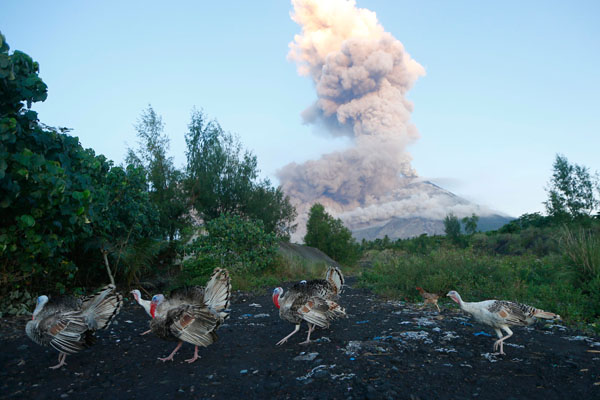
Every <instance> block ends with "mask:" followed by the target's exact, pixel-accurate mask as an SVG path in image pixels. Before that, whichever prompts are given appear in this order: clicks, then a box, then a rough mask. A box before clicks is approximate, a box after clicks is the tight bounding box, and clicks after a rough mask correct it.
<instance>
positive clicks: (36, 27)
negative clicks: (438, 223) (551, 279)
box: [0, 0, 600, 216]
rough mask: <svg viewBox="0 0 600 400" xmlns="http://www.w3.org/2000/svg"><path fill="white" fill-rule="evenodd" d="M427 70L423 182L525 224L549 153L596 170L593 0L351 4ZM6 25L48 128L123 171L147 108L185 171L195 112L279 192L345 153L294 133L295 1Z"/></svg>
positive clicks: (306, 94)
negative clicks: (286, 182)
mask: <svg viewBox="0 0 600 400" xmlns="http://www.w3.org/2000/svg"><path fill="white" fill-rule="evenodd" d="M357 6H358V7H360V8H367V9H369V10H371V11H374V12H376V13H377V18H378V19H379V22H380V23H381V24H382V25H383V27H384V28H385V30H386V31H388V32H390V33H391V34H392V35H393V36H394V37H395V38H397V39H398V40H400V41H401V42H402V43H403V44H404V46H405V48H406V50H407V51H408V52H409V53H410V55H411V56H412V57H413V58H414V59H415V60H416V61H417V62H419V63H420V64H421V65H423V66H424V67H425V69H426V73H427V75H426V76H425V77H422V78H420V79H419V80H418V81H417V83H416V85H415V86H414V87H413V88H412V90H411V91H410V92H409V94H408V97H409V99H410V100H412V101H413V102H414V112H413V114H412V121H413V123H414V124H415V125H416V126H417V128H418V130H419V132H420V134H421V138H420V139H419V140H418V141H417V142H416V143H415V144H413V145H411V146H410V147H409V148H408V151H409V153H410V154H412V156H413V166H414V168H415V169H416V171H417V172H418V174H419V175H420V176H422V177H425V178H428V179H431V180H433V181H434V182H436V183H438V184H440V185H441V186H443V187H445V188H447V189H449V190H451V191H453V192H455V193H457V194H459V195H461V196H463V197H465V198H467V199H469V200H471V201H474V202H477V203H479V204H483V205H486V206H489V207H491V208H494V209H496V210H499V211H502V212H504V213H507V214H510V215H513V216H518V215H520V214H522V213H525V212H534V211H541V210H543V205H542V204H541V203H542V202H543V201H544V200H545V198H546V194H545V191H544V186H545V185H546V183H547V182H548V180H549V178H550V175H551V168H552V162H553V160H554V157H555V155H556V153H561V154H564V155H565V156H567V158H568V159H569V160H570V161H572V162H575V163H578V164H583V165H585V166H587V167H589V168H590V169H591V170H592V171H598V170H600V157H598V154H599V153H600V152H599V149H600V135H599V133H600V112H599V109H600V100H599V99H600V97H599V96H598V93H600V73H599V72H598V66H599V64H600V24H598V17H599V16H600V2H596V1H589V2H564V1H530V2H516V1H514V2H512V1H503V2H476V1H454V2H447V1H419V2H416V1H413V2H404V1H375V0H365V1H361V0H357ZM2 8H3V11H2V13H1V14H0V30H1V31H2V33H3V34H4V35H5V36H6V38H7V41H8V43H9V45H10V46H11V50H16V49H18V50H21V51H24V52H26V53H28V54H30V55H31V56H32V57H33V58H34V59H35V60H37V61H38V62H39V63H40V65H41V73H40V75H41V76H42V78H43V79H44V81H45V82H46V83H47V84H48V86H49V97H48V100H46V102H45V103H42V104H37V105H36V106H35V107H34V109H36V110H37V111H38V112H39V115H40V119H41V121H42V122H44V123H46V124H49V125H55V126H66V127H70V128H72V129H73V132H72V134H73V135H75V136H78V137H79V138H80V140H81V143H82V144H83V146H84V147H91V148H93V149H94V150H95V151H96V152H97V153H101V154H104V155H106V156H107V157H108V158H110V159H112V160H114V161H115V162H117V163H120V162H122V161H123V158H124V156H125V154H126V149H127V147H128V146H129V147H132V146H135V144H136V137H135V130H134V128H133V125H134V123H135V122H136V119H137V118H138V117H139V115H140V113H141V112H142V110H143V109H144V108H145V107H147V105H148V104H151V105H152V106H153V107H154V109H155V110H156V112H157V113H159V114H160V115H162V117H163V121H164V122H165V124H166V132H167V133H168V135H169V136H170V138H171V149H170V153H171V155H172V156H173V157H174V159H175V162H176V164H177V165H178V166H181V165H183V163H184V161H185V155H184V151H185V141H184V133H185V131H186V128H187V124H188V122H189V116H190V111H191V109H192V108H193V107H196V108H201V109H203V110H204V112H205V113H206V114H207V115H208V116H209V117H210V118H215V119H217V120H218V121H219V123H220V124H221V126H222V127H223V128H224V129H226V130H228V131H231V132H234V133H237V134H238V135H239V136H240V139H241V141H242V143H243V144H244V146H245V147H246V148H248V149H250V150H252V151H253V152H254V154H256V155H257V157H258V162H259V167H260V169H261V171H262V173H263V176H267V177H270V178H271V179H272V180H273V181H274V182H277V180H276V178H275V173H276V171H277V170H278V169H279V168H281V167H282V166H284V165H286V164H288V163H289V162H292V161H295V162H298V163H300V162H303V161H306V160H308V159H314V158H318V157H319V156H320V155H321V154H323V153H327V152H330V151H332V150H334V149H340V148H342V147H344V146H346V145H347V144H348V143H347V142H344V139H336V140H333V139H331V138H329V137H327V136H325V135H322V134H319V132H317V131H316V130H315V128H314V127H312V126H307V125H303V123H302V119H301V117H300V113H301V112H302V111H303V110H304V109H305V108H306V107H308V106H309V105H310V104H311V103H312V102H314V100H315V99H316V94H315V90H314V88H313V84H312V81H311V80H310V79H309V78H308V77H304V76H299V75H298V73H297V71H296V65H295V64H294V63H293V62H290V61H288V60H287V58H286V56H287V53H288V44H289V43H290V42H291V41H292V40H293V38H294V35H295V34H299V33H300V27H299V26H298V25H296V24H295V23H294V22H293V21H292V20H291V19H290V12H291V11H292V6H291V4H290V2H289V1H285V0H279V1H275V0H269V1H259V2H246V1H237V2H227V3H225V4H220V3H219V2H208V1H179V2H168V3H167V2H164V1H126V2H123V1H102V2H81V1H56V2H47V1H21V0H5V1H3V7H2Z"/></svg>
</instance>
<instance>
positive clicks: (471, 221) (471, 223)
mask: <svg viewBox="0 0 600 400" xmlns="http://www.w3.org/2000/svg"><path fill="white" fill-rule="evenodd" d="M461 221H462V223H463V224H465V232H466V233H467V234H468V235H472V234H474V233H475V232H476V231H477V223H478V222H479V217H478V216H477V215H475V214H472V215H471V216H470V217H464V218H463V219H462V220H461Z"/></svg>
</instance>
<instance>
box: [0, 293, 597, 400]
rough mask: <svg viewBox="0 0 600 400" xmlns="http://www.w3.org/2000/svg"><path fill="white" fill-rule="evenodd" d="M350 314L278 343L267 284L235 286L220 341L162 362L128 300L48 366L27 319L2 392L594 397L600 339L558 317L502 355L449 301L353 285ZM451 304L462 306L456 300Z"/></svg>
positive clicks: (279, 323) (8, 337)
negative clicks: (436, 307) (256, 288)
mask: <svg viewBox="0 0 600 400" xmlns="http://www.w3.org/2000/svg"><path fill="white" fill-rule="evenodd" d="M340 303H341V304H342V305H343V306H345V307H346V311H347V313H348V318H347V319H345V320H339V321H336V322H334V324H333V325H332V328H331V329H330V330H317V331H316V334H314V335H313V338H314V339H317V340H316V341H315V342H313V343H311V344H310V345H308V346H301V345H298V343H299V342H301V341H303V340H304V339H305V338H306V331H307V327H306V324H303V325H302V329H301V331H300V332H299V333H297V334H296V335H295V336H293V337H292V338H291V339H290V340H289V341H288V342H287V343H286V344H284V345H283V346H282V347H276V346H275V343H276V342H277V341H279V340H280V339H281V338H283V337H284V336H286V335H287V334H288V333H290V332H291V331H292V330H293V328H294V326H293V325H292V324H290V323H288V322H285V321H283V320H281V319H279V315H278V312H277V310H276V309H275V307H274V306H273V303H272V302H271V294H270V292H268V293H265V294H264V295H261V296H251V295H245V294H240V293H238V294H236V295H235V297H234V299H233V303H232V312H231V318H230V319H229V320H228V321H227V323H226V324H225V325H223V326H222V327H221V328H220V329H219V341H218V342H217V343H215V344H214V345H212V346H210V347H208V348H201V349H200V355H201V357H202V358H201V359H199V360H198V361H196V362H195V363H194V364H187V363H185V362H184V360H185V359H187V358H190V357H191V356H192V355H193V346H191V345H189V344H184V346H183V347H182V348H181V350H180V351H179V353H177V355H176V356H175V361H174V362H166V363H163V362H161V361H159V360H157V357H165V356H167V355H168V354H169V353H170V352H171V351H172V350H173V348H174V347H175V344H176V343H175V342H165V341H162V340H160V339H158V338H157V337H154V336H153V335H152V334H150V335H146V336H141V337H140V336H138V335H139V333H141V332H143V331H145V330H146V329H147V322H148V317H147V315H146V313H145V312H144V310H143V309H142V308H141V307H139V306H138V305H137V304H135V303H134V302H133V301H132V300H131V296H128V301H127V302H126V305H125V306H124V307H123V309H122V311H121V313H120V314H119V316H118V317H117V321H116V324H113V325H111V326H110V327H109V329H108V330H106V331H100V332H99V333H98V337H99V340H98V343H97V344H96V345H95V346H93V347H92V348H90V349H87V350H84V351H82V352H80V353H79V354H76V355H74V356H68V357H67V365H66V366H65V367H63V368H62V369H59V370H50V369H48V367H49V366H51V365H54V364H56V362H57V355H58V353H57V352H56V351H54V350H53V349H51V348H43V347H40V346H38V345H36V344H35V343H33V342H32V341H30V340H29V338H27V336H26V335H25V332H24V326H25V323H26V320H24V319H19V320H16V319H4V320H2V325H1V326H0V340H1V342H0V343H1V346H2V352H1V353H0V366H1V369H0V398H2V399H5V398H7V399H14V398H27V399H61V398H65V399H86V400H92V399H155V398H182V399H184V398H185V399H204V398H219V399H230V398H244V399H266V398H271V399H273V398H276V399H285V398H293V399H299V398H303V399H304V398H305V399H364V398H368V399H467V398H469V399H470V398H481V399H503V400H506V399H546V400H548V399H581V400H583V399H594V398H596V399H598V398H600V376H599V370H600V369H599V368H598V367H599V366H600V339H598V338H589V337H585V336H581V335H580V334H579V333H577V332H574V331H572V330H569V329H566V328H564V327H562V326H560V325H554V326H550V325H547V326H543V325H541V324H540V325H537V326H536V327H535V328H515V329H514V332H515V334H514V336H513V337H512V338H510V339H509V340H508V341H507V342H506V343H507V345H505V347H504V350H505V352H506V353H507V355H506V356H504V357H495V356H491V355H490V353H491V351H492V344H493V339H492V338H491V337H488V336H485V335H483V334H480V332H482V331H483V332H485V333H487V334H493V333H494V332H493V330H491V329H489V328H487V329H486V328H484V327H482V326H480V325H477V324H475V325H474V326H473V325H472V324H471V323H472V321H470V320H469V319H468V318H466V316H465V315H464V314H462V313H461V312H459V311H458V310H456V309H455V308H447V306H448V305H449V304H450V303H444V305H443V306H442V313H441V314H440V315H438V313H437V312H436V311H432V309H431V308H427V309H425V310H420V309H419V308H418V307H416V306H414V305H411V304H405V303H401V302H383V301H381V300H379V299H378V298H377V297H376V296H375V295H373V294H372V293H370V292H369V291H366V290H362V289H353V288H352V287H348V288H346V290H345V291H344V293H343V294H342V299H341V301H340ZM452 304H454V303H452Z"/></svg>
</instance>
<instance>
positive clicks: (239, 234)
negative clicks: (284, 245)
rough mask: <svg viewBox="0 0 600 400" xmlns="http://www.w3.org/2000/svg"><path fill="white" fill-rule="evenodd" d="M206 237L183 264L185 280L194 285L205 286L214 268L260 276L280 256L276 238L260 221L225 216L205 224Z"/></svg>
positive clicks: (193, 244) (191, 248)
mask: <svg viewBox="0 0 600 400" xmlns="http://www.w3.org/2000/svg"><path fill="white" fill-rule="evenodd" d="M205 228H206V235H202V236H200V237H198V238H197V239H196V240H195V241H194V242H193V243H192V245H190V248H189V249H188V251H189V252H191V253H192V254H194V255H193V256H192V257H191V258H190V259H189V260H188V261H186V262H185V263H184V277H185V278H186V279H189V281H190V282H191V283H192V284H195V283H196V282H197V283H202V282H203V281H205V280H206V278H207V277H208V276H209V275H210V273H211V272H212V270H213V269H214V268H215V267H226V268H228V269H229V270H230V271H232V272H236V271H237V272H251V273H259V272H261V271H263V270H264V269H265V268H266V267H267V266H268V265H269V264H270V263H271V262H272V261H273V259H274V257H275V254H276V253H277V248H278V245H277V237H276V236H275V234H273V233H267V232H266V231H265V230H264V227H263V224H262V222H261V221H252V220H249V219H246V218H243V217H240V216H238V215H233V214H223V215H221V216H219V217H217V218H213V219H211V220H210V221H208V222H207V223H206V224H205Z"/></svg>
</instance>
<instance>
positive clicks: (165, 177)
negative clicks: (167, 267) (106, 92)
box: [126, 105, 188, 240]
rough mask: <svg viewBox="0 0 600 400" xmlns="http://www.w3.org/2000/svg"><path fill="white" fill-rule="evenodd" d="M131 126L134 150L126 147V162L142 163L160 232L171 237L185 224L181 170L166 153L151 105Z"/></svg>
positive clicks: (160, 124)
mask: <svg viewBox="0 0 600 400" xmlns="http://www.w3.org/2000/svg"><path fill="white" fill-rule="evenodd" d="M135 129H136V131H137V136H138V148H137V150H133V149H128V151H127V158H126V162H127V163H128V164H133V165H135V166H138V167H142V168H143V169H144V171H145V172H146V178H147V181H148V183H149V193H150V200H151V201H152V202H153V203H154V205H155V206H156V208H157V209H158V212H159V223H158V225H159V229H160V232H161V235H162V236H163V237H165V238H168V239H169V240H173V239H174V238H175V236H176V235H177V233H178V231H179V230H180V229H181V228H182V227H183V226H184V225H185V215H186V213H187V211H188V210H187V207H186V204H185V200H184V198H183V193H182V176H183V175H182V173H181V171H178V170H177V169H176V168H175V166H174V165H173V158H172V157H169V156H167V151H168V150H169V146H170V141H169V137H168V136H167V135H166V134H165V133H164V124H163V122H162V118H161V117H160V116H159V115H158V114H156V112H155V111H154V109H153V108H152V106H151V105H149V106H148V108H147V109H145V110H144V111H143V112H142V115H141V116H140V118H139V119H138V121H137V123H136V125H135Z"/></svg>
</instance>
